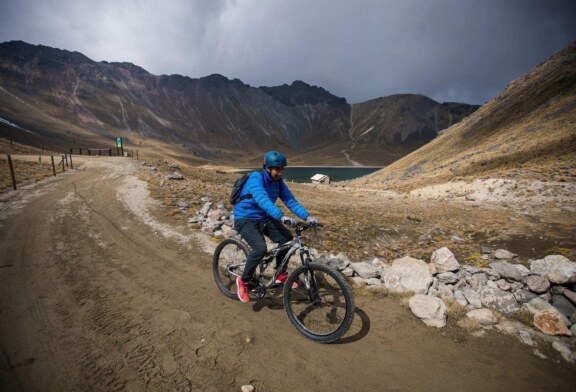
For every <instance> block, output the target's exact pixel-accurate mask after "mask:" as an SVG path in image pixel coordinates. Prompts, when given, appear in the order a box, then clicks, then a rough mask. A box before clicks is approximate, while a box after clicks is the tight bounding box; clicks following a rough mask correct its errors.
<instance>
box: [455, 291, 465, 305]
mask: <svg viewBox="0 0 576 392" xmlns="http://www.w3.org/2000/svg"><path fill="white" fill-rule="evenodd" d="M454 300H455V301H456V302H458V304H460V305H461V306H466V305H468V301H467V300H466V297H465V296H464V294H463V293H462V291H460V290H456V291H455V292H454Z"/></svg>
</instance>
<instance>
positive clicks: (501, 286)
mask: <svg viewBox="0 0 576 392" xmlns="http://www.w3.org/2000/svg"><path fill="white" fill-rule="evenodd" d="M496 286H498V288H499V289H500V290H504V291H510V287H511V286H510V283H508V282H507V281H506V280H504V279H500V280H497V281H496Z"/></svg>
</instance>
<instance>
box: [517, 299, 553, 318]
mask: <svg viewBox="0 0 576 392" xmlns="http://www.w3.org/2000/svg"><path fill="white" fill-rule="evenodd" d="M522 309H523V310H526V311H528V312H530V313H531V314H532V315H534V314H536V313H538V312H539V311H541V310H546V309H554V306H552V305H550V304H549V303H548V302H546V301H544V300H543V299H542V298H534V299H533V300H530V301H528V302H526V303H525V304H524V305H522Z"/></svg>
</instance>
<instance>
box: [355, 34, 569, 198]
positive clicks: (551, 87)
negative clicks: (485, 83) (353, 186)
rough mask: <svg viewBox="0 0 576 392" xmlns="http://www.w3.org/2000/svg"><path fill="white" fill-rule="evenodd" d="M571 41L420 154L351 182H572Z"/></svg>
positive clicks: (398, 185)
mask: <svg viewBox="0 0 576 392" xmlns="http://www.w3.org/2000/svg"><path fill="white" fill-rule="evenodd" d="M575 65H576V44H573V45H571V46H570V47H569V48H568V49H566V50H564V51H563V52H561V53H559V54H558V55H556V56H554V57H553V58H551V59H550V60H549V61H548V62H546V63H544V64H541V65H540V66H538V67H536V68H534V69H533V70H532V71H531V72H530V73H529V74H527V75H525V76H523V77H522V78H520V79H518V80H516V81H514V82H512V83H511V84H510V85H509V86H508V88H507V89H506V90H504V91H503V92H502V93H501V94H500V95H499V96H498V97H497V98H495V99H493V100H492V101H490V102H488V103H487V104H486V105H484V106H483V107H482V108H480V109H479V110H478V111H477V112H475V113H474V114H473V115H471V116H469V117H467V118H465V119H464V120H463V121H462V122H460V123H458V124H456V125H454V126H452V127H450V128H449V129H448V130H447V131H446V132H445V133H444V134H443V135H442V136H440V137H438V138H436V139H435V140H433V141H432V142H430V143H428V144H427V145H425V146H423V147H422V148H420V149H419V150H417V151H415V152H413V153H412V154H410V155H408V156H406V157H404V158H403V159H401V160H399V161H397V162H395V163H394V164H392V165H390V166H388V167H386V168H385V169H383V170H381V171H379V172H377V173H375V174H373V175H370V176H368V177H367V178H366V179H363V180H359V181H357V183H358V184H362V185H368V186H372V187H380V188H386V189H388V188H390V189H399V190H403V191H408V190H413V189H416V188H420V187H423V186H427V185H431V184H439V183H443V182H447V181H456V180H461V179H474V178H488V177H505V178H506V177H508V178H517V179H531V180H534V179H536V180H553V181H562V182H572V183H574V182H576V154H575V152H576V66H575Z"/></svg>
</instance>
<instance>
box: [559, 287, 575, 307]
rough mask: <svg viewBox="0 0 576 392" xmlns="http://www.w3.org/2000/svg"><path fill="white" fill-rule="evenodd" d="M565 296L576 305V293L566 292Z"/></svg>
mask: <svg viewBox="0 0 576 392" xmlns="http://www.w3.org/2000/svg"><path fill="white" fill-rule="evenodd" d="M562 294H564V296H565V297H566V298H568V299H569V300H570V302H572V303H573V304H574V305H576V293H575V292H573V291H572V290H568V289H566V290H564V292H563V293H562Z"/></svg>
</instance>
